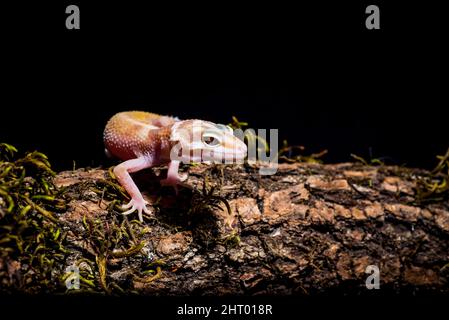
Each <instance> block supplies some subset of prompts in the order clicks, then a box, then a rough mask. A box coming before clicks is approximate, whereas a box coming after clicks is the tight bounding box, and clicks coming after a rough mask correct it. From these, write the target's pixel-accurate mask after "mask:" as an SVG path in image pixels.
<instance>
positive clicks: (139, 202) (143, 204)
mask: <svg viewBox="0 0 449 320" xmlns="http://www.w3.org/2000/svg"><path fill="white" fill-rule="evenodd" d="M147 204H148V202H147V201H145V200H144V199H143V198H141V199H134V198H133V199H131V201H130V202H128V204H125V205H123V206H122V209H128V208H131V209H129V210H127V211H125V212H122V214H123V215H125V216H126V215H128V214H131V213H133V212H134V211H136V210H137V213H138V215H139V220H140V222H143V216H142V211H143V212H145V213H146V214H151V213H152V212H151V210H150V209H148V208H147Z"/></svg>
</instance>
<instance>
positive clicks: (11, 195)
mask: <svg viewBox="0 0 449 320" xmlns="http://www.w3.org/2000/svg"><path fill="white" fill-rule="evenodd" d="M53 176H54V172H53V170H52V169H51V166H50V163H49V162H48V159H47V157H46V156H45V155H44V154H42V153H40V152H37V151H35V152H30V153H26V154H25V155H24V156H23V157H21V158H18V157H17V149H16V148H15V147H13V146H11V145H8V144H5V143H1V144H0V221H1V223H0V260H1V261H2V262H3V266H4V268H3V269H1V270H0V283H2V290H3V291H15V290H21V291H25V292H30V293H32V292H45V291H51V290H54V289H55V288H56V287H57V286H58V280H57V278H55V277H54V273H55V272H57V271H60V270H59V268H61V266H62V265H63V262H64V260H65V257H66V255H67V252H68V251H67V249H66V248H65V239H66V233H65V232H64V231H63V227H64V224H63V223H62V222H61V221H60V220H58V218H57V217H56V214H57V212H58V211H61V210H64V209H65V201H64V200H63V199H61V198H59V197H58V194H57V190H56V188H55V186H54V185H53V182H52V177H53ZM12 266H14V268H13V269H14V271H11V270H12V269H11V267H12ZM15 274H20V275H21V276H17V277H15Z"/></svg>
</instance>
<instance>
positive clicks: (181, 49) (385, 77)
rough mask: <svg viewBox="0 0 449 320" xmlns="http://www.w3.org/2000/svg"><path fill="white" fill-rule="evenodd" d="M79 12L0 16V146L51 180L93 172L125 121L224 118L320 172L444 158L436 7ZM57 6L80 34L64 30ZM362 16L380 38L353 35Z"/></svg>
mask: <svg viewBox="0 0 449 320" xmlns="http://www.w3.org/2000/svg"><path fill="white" fill-rule="evenodd" d="M41 2H43V1H41ZM92 2H93V1H90V2H87V1H73V2H60V1H58V2H56V1H55V3H54V4H51V3H48V2H46V3H36V2H31V1H30V3H25V2H21V3H20V4H18V3H17V4H2V8H1V14H2V16H1V24H2V28H1V35H2V37H1V39H2V40H1V52H2V68H1V72H0V77H1V78H2V84H1V87H0V88H1V89H0V93H1V97H0V99H1V102H0V108H1V112H0V141H5V142H8V143H11V144H14V145H16V146H17V147H18V148H19V149H20V150H21V151H26V150H34V149H38V150H40V151H43V152H45V153H47V154H48V155H49V156H50V159H51V160H52V162H53V163H54V164H55V166H56V168H57V169H64V168H71V167H72V165H73V160H75V161H76V164H77V166H85V165H99V164H102V163H104V160H105V158H104V155H103V145H102V144H103V143H102V130H103V127H104V125H105V123H106V121H107V120H108V118H109V117H110V116H112V115H113V114H114V113H115V112H118V111H123V110H132V109H139V110H147V111H152V112H157V113H161V114H169V115H176V116H178V117H180V118H184V119H185V118H200V119H207V120H212V121H215V122H220V123H227V122H229V120H230V118H231V116H232V115H235V116H237V117H238V118H239V119H241V120H245V121H248V122H249V123H250V126H251V127H253V128H278V129H279V132H280V139H287V140H288V141H289V142H290V143H291V144H301V145H304V146H305V147H306V152H315V151H320V150H322V149H329V154H328V156H327V157H326V158H325V161H326V162H340V161H348V160H351V158H350V156H349V155H350V153H356V154H359V155H362V156H364V157H368V158H369V157H370V156H372V157H376V158H378V157H381V158H382V159H385V160H387V162H390V163H396V164H404V163H406V164H407V165H409V166H424V167H431V166H433V165H434V164H435V155H437V154H442V153H444V152H445V150H446V149H447V147H448V146H449V138H448V134H447V131H448V129H447V128H448V125H447V123H448V121H447V115H446V114H447V111H446V110H447V108H448V98H447V87H448V81H447V75H448V59H447V57H448V56H449V55H448V50H447V48H446V47H447V43H446V42H447V38H448V37H447V35H448V34H447V32H446V29H447V28H446V26H445V19H444V18H445V17H444V10H443V8H441V7H439V6H438V5H437V2H435V4H432V3H430V2H423V3H421V4H420V3H412V2H410V1H407V2H406V1H404V2H400V1H394V4H393V3H391V2H392V1H390V2H389V3H385V2H382V1H372V3H368V2H363V1H352V2H351V1H332V2H331V1H327V2H322V1H313V2H303V1H300V2H297V3H292V4H290V3H288V4H287V3H282V2H269V3H261V2H252V3H250V2H246V4H245V5H243V4H242V2H227V1H226V2H225V1H220V2H218V1H215V2H213V4H211V3H210V2H209V3H208V2H197V1H195V2H193V1H189V2H182V4H181V3H176V2H156V1H154V2H153V1H151V2H150V1H142V2H137V1H119V2H111V1H107V2H97V1H95V4H93V3H92ZM68 4H78V5H79V7H80V11H81V29H80V30H67V29H66V28H65V19H66V16H67V15H66V14H65V7H66V5H68ZM368 4H377V5H379V7H380V13H381V30H366V28H365V18H366V14H365V8H366V6H367V5H368ZM446 20H447V19H446Z"/></svg>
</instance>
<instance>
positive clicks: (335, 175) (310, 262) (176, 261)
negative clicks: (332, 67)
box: [56, 163, 449, 295]
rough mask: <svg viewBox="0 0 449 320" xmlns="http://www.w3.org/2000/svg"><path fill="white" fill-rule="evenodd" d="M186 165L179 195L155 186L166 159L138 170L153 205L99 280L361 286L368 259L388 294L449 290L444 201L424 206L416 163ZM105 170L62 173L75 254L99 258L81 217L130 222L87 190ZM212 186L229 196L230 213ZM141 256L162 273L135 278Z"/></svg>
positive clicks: (180, 287)
mask: <svg viewBox="0 0 449 320" xmlns="http://www.w3.org/2000/svg"><path fill="white" fill-rule="evenodd" d="M188 171H189V179H188V180H187V183H186V186H185V187H184V188H181V190H180V193H179V195H178V196H176V195H175V193H174V191H173V190H171V189H169V188H160V187H159V185H158V184H157V180H158V179H159V178H158V177H156V176H157V175H158V173H160V174H161V175H164V174H165V172H164V170H163V169H156V170H150V171H148V172H146V173H143V174H136V178H137V179H138V180H139V181H143V183H140V184H139V185H140V188H141V189H142V190H145V191H144V195H145V196H146V197H147V199H148V200H149V201H150V202H151V203H156V205H155V214H154V216H153V217H146V219H145V222H144V225H143V226H140V230H143V232H141V236H139V237H140V238H139V239H134V241H135V243H141V248H140V247H139V248H138V249H139V251H138V252H137V253H136V254H133V255H129V257H128V256H127V257H123V254H120V253H118V254H116V251H111V252H110V253H109V254H108V253H105V254H104V256H105V259H106V263H105V264H104V265H105V268H106V271H105V272H103V273H100V274H99V275H98V274H97V273H95V274H96V277H99V278H100V279H99V280H98V281H99V283H100V284H101V285H102V286H103V288H109V290H111V288H114V285H115V284H116V285H119V286H120V287H121V288H122V289H124V290H125V291H126V292H130V291H137V292H138V293H143V294H157V295H185V294H219V295H225V294H316V293H323V292H335V291H337V292H339V293H366V292H368V290H367V289H366V286H365V280H366V278H367V276H368V275H369V274H366V273H365V270H366V267H367V266H368V265H376V266H378V268H379V270H380V286H381V291H382V292H410V291H413V292H416V291H421V292H422V291H426V292H428V291H432V292H447V291H449V290H448V277H449V270H448V269H449V268H447V267H445V266H447V264H448V262H449V204H448V203H447V201H440V202H433V203H430V204H426V205H423V204H421V205H418V204H417V202H416V199H415V193H416V177H417V176H419V174H420V171H419V170H412V169H404V168H398V167H383V166H377V167H372V166H363V165H359V164H351V163H348V164H339V165H319V164H298V163H295V164H282V165H280V167H279V170H278V172H277V174H275V175H271V176H261V175H259V174H258V168H257V167H250V166H246V167H243V166H221V165H220V166H206V165H199V166H194V167H190V168H188ZM107 176H108V173H107V171H104V170H101V169H91V170H84V169H81V170H77V171H67V172H62V173H60V174H59V175H58V176H57V178H56V184H57V185H58V186H59V187H66V192H67V194H68V195H69V198H70V202H69V209H68V211H67V212H66V213H64V214H63V215H61V219H62V220H63V221H66V222H67V223H68V225H70V227H67V230H68V232H69V236H68V238H67V241H68V242H69V243H71V250H72V253H73V254H72V256H73V258H69V259H68V262H70V261H75V259H79V258H80V257H86V258H88V259H90V260H91V261H92V260H93V261H95V258H94V257H96V260H97V262H98V260H99V251H98V249H95V248H92V245H91V243H92V242H89V241H88V238H89V236H86V234H85V233H83V232H85V230H83V229H85V228H86V225H87V224H86V219H85V221H84V222H83V217H84V216H86V218H88V219H89V221H90V220H92V219H93V220H95V219H96V221H100V222H101V223H102V224H103V225H105V226H106V229H107V227H108V223H109V224H112V222H108V220H111V219H114V220H117V219H121V220H118V221H119V222H120V221H121V222H123V221H122V220H123V218H122V217H121V216H120V215H119V214H118V213H117V212H115V211H114V210H112V211H111V210H109V211H108V210H107V207H108V204H110V201H109V200H107V199H106V198H107V197H103V199H102V200H100V199H101V197H100V195H99V193H98V192H97V193H95V192H92V191H88V192H85V191H81V190H85V189H84V187H83V186H87V185H89V184H95V183H97V182H98V181H100V180H103V179H105V177H107ZM204 181H207V183H206V190H203V187H204ZM212 186H215V189H214V190H213V191H212V193H211V192H209V193H208V192H207V190H209V191H210V189H211V188H212ZM211 194H213V195H215V196H220V197H223V198H224V199H226V200H227V201H228V203H229V205H230V209H231V213H229V212H228V210H227V209H226V206H225V205H224V202H223V201H222V199H220V198H217V197H215V198H214V197H213V196H211ZM150 195H152V196H150ZM207 197H209V198H207ZM209 204H212V205H209ZM213 204H215V205H213ZM216 205H220V206H221V207H222V209H220V208H219V207H217V206H216ZM135 218H136V216H134V215H132V216H128V219H129V221H131V220H132V219H135ZM127 221H128V220H127ZM135 225H137V224H135ZM142 228H143V229H142ZM80 235H81V236H80ZM135 237H138V236H137V235H136V236H135ZM140 241H141V242H140ZM116 248H120V243H119V244H117V245H116ZM114 250H116V249H114ZM126 250H129V249H126V248H123V249H122V253H123V252H125V251H126ZM114 252H115V253H114ZM128 253H129V252H128ZM101 256H102V255H101V254H100V260H101V259H102V258H101ZM99 265H100V264H99ZM145 265H147V266H148V265H151V266H152V268H153V269H154V270H155V271H156V270H157V275H156V276H154V272H150V273H148V274H149V275H150V277H147V278H144V277H137V276H136V274H139V273H140V274H141V271H142V270H143V269H144V267H145ZM102 274H103V275H102ZM95 281H97V280H95ZM381 291H379V292H381Z"/></svg>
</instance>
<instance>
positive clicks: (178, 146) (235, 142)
mask: <svg viewBox="0 0 449 320" xmlns="http://www.w3.org/2000/svg"><path fill="white" fill-rule="evenodd" d="M170 140H171V141H172V142H174V143H175V144H174V146H173V148H172V150H171V152H170V158H171V159H172V160H175V159H174V157H175V158H176V157H177V160H181V161H182V162H218V163H221V162H223V160H224V161H225V162H226V163H230V162H239V163H242V162H243V159H244V158H245V157H246V154H247V147H246V145H245V143H244V142H243V141H242V140H240V139H239V138H237V137H236V136H234V133H233V130H232V128H230V127H229V126H225V125H222V124H215V123H213V122H209V121H202V120H185V121H179V122H176V123H175V124H174V125H173V127H172V129H171V136H170Z"/></svg>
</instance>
